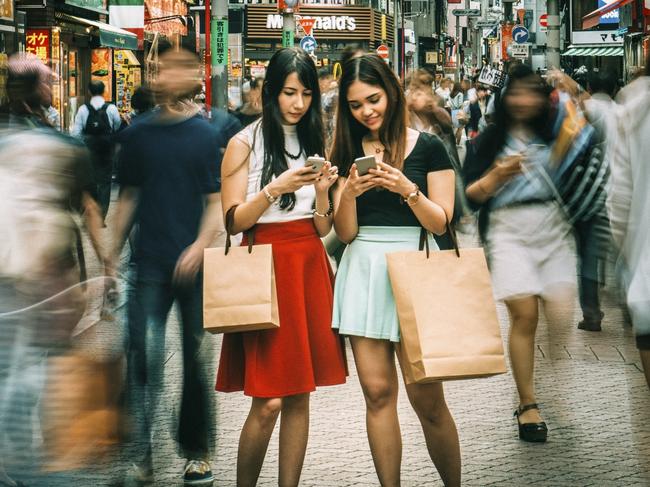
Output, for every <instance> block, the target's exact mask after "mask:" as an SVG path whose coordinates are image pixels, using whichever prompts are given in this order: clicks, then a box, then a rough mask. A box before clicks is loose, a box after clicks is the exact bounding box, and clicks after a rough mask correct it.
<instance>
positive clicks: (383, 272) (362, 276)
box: [332, 226, 438, 342]
mask: <svg viewBox="0 0 650 487" xmlns="http://www.w3.org/2000/svg"><path fill="white" fill-rule="evenodd" d="M419 240H420V227H378V226H363V227H359V233H358V234H357V237H356V238H355V239H354V240H353V241H352V243H351V244H350V245H348V247H347V248H346V249H345V252H344V253H343V258H342V259H341V263H340V264H339V268H338V271H337V273H336V282H335V285H334V313H333V318H332V327H333V328H335V329H338V331H339V333H340V334H341V335H354V336H362V337H367V338H375V339H378V340H390V341H391V342H399V338H400V334H399V322H398V319H397V311H396V309H395V299H394V297H393V290H392V288H391V286H390V279H389V277H388V268H387V265H386V254H387V253H390V252H398V251H403V250H418V244H419ZM429 245H430V248H431V249H432V250H437V249H438V246H437V245H436V243H435V241H434V240H433V238H432V237H430V238H429Z"/></svg>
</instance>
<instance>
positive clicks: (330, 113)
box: [318, 68, 338, 148]
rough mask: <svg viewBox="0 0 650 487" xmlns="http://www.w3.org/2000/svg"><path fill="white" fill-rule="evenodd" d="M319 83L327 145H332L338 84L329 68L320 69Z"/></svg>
mask: <svg viewBox="0 0 650 487" xmlns="http://www.w3.org/2000/svg"><path fill="white" fill-rule="evenodd" d="M318 84H319V86H320V92H321V102H322V105H323V126H324V127H325V147H328V148H329V146H330V144H331V142H332V139H333V137H334V128H335V126H336V125H335V121H336V105H337V102H338V86H337V83H336V81H335V80H334V77H333V76H332V73H330V70H329V69H328V68H321V69H319V70H318Z"/></svg>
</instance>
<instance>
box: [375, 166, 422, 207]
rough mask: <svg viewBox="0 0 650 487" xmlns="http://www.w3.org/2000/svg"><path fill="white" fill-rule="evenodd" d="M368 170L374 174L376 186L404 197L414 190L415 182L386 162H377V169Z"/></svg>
mask: <svg viewBox="0 0 650 487" xmlns="http://www.w3.org/2000/svg"><path fill="white" fill-rule="evenodd" d="M370 172H371V173H372V174H374V175H375V176H376V178H377V179H376V180H377V184H378V186H381V187H382V188H385V189H387V190H388V191H392V192H393V193H397V194H399V195H400V196H402V197H404V198H406V197H407V196H408V195H409V194H411V193H412V192H413V191H414V190H415V183H414V182H413V181H411V180H409V178H407V177H406V176H404V173H403V172H402V171H400V170H399V169H396V168H394V167H393V166H390V165H388V164H386V163H385V162H377V169H371V170H370Z"/></svg>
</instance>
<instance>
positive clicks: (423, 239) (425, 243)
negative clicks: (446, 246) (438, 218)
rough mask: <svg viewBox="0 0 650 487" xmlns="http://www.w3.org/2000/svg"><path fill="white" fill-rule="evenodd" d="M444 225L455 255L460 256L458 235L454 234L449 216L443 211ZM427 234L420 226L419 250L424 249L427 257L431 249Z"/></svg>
mask: <svg viewBox="0 0 650 487" xmlns="http://www.w3.org/2000/svg"><path fill="white" fill-rule="evenodd" d="M445 226H446V227H447V233H448V234H449V238H451V243H452V244H453V245H454V250H455V251H456V257H459V258H460V249H459V248H458V237H457V236H456V231H455V230H454V229H453V228H452V226H451V224H450V223H449V218H447V214H446V213H445ZM428 235H429V232H428V231H427V230H426V229H425V228H424V227H422V228H421V229H420V245H419V250H424V251H426V254H427V259H428V258H429V255H430V254H431V251H430V250H429V239H428V238H427V237H428Z"/></svg>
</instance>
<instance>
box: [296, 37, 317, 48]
mask: <svg viewBox="0 0 650 487" xmlns="http://www.w3.org/2000/svg"><path fill="white" fill-rule="evenodd" d="M316 46H318V43H317V42H316V39H314V38H313V37H312V36H305V37H303V38H302V39H300V48H301V49H304V50H305V51H307V52H314V51H315V50H316Z"/></svg>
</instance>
